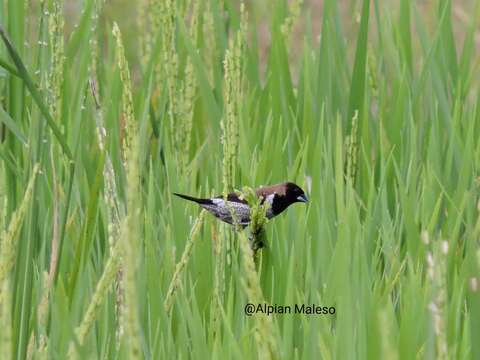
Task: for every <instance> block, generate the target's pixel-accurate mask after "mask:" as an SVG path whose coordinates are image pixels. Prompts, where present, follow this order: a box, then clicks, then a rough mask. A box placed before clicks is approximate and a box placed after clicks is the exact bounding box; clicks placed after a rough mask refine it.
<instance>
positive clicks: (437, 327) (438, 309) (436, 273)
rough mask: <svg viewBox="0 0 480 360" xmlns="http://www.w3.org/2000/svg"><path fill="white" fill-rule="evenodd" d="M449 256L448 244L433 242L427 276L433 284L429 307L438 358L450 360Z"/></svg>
mask: <svg viewBox="0 0 480 360" xmlns="http://www.w3.org/2000/svg"><path fill="white" fill-rule="evenodd" d="M447 255H448V242H447V241H435V242H432V245H431V249H430V251H428V253H427V258H426V260H427V276H428V279H429V281H430V284H431V294H430V299H431V302H430V304H429V305H428V309H429V310H430V313H431V316H432V320H433V331H434V336H435V346H436V358H437V359H448V358H449V355H448V343H447V333H446V325H447V324H446V318H447V317H446V316H447V314H446V308H447V307H448V303H447V291H446V289H447V283H446V281H447V275H446V269H447Z"/></svg>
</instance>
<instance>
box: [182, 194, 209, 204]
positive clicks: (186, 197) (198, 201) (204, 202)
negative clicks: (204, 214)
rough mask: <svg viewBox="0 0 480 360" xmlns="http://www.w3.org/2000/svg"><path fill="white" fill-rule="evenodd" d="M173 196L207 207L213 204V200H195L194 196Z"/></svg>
mask: <svg viewBox="0 0 480 360" xmlns="http://www.w3.org/2000/svg"><path fill="white" fill-rule="evenodd" d="M173 195H176V196H178V197H181V198H182V199H185V200H190V201H193V202H196V203H197V204H200V205H205V204H211V203H212V200H210V199H198V198H194V197H192V196H188V195H183V194H178V193H173Z"/></svg>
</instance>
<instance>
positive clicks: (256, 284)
mask: <svg viewBox="0 0 480 360" xmlns="http://www.w3.org/2000/svg"><path fill="white" fill-rule="evenodd" d="M239 240H240V250H241V254H242V273H241V274H242V278H241V283H242V287H243V289H244V291H245V294H246V295H247V301H248V302H249V303H251V304H265V298H264V296H263V292H262V288H261V286H260V280H259V277H258V273H257V271H256V270H255V262H254V254H253V250H252V248H251V246H250V241H249V240H248V239H247V237H246V236H245V234H244V233H243V232H241V233H239ZM254 322H255V332H254V339H255V342H256V344H257V349H258V358H259V359H277V358H278V357H279V348H278V343H277V338H276V336H277V335H276V330H275V325H274V323H273V320H272V317H271V316H268V315H267V314H264V313H258V314H255V315H254Z"/></svg>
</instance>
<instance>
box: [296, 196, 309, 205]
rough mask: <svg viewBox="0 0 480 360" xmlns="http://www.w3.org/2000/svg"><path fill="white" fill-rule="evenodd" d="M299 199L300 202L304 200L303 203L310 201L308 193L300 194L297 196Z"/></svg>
mask: <svg viewBox="0 0 480 360" xmlns="http://www.w3.org/2000/svg"><path fill="white" fill-rule="evenodd" d="M297 200H298V201H300V202H303V203H307V202H308V198H307V195H305V194H303V195H300V196H298V197H297Z"/></svg>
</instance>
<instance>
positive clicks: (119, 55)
mask: <svg viewBox="0 0 480 360" xmlns="http://www.w3.org/2000/svg"><path fill="white" fill-rule="evenodd" d="M112 33H113V36H114V37H115V40H116V47H115V59H116V61H117V65H118V68H119V70H120V78H121V80H122V90H123V91H122V118H123V122H124V124H125V125H124V129H125V131H124V136H123V141H122V147H123V156H124V159H126V158H127V154H128V153H129V152H130V150H131V147H132V141H133V138H134V137H135V136H136V133H137V132H136V130H137V129H136V126H137V125H136V124H135V116H134V113H133V96H132V86H131V81H130V70H129V68H128V63H127V59H126V58H125V49H124V47H123V42H122V35H121V33H120V29H119V27H118V25H117V23H116V22H114V23H113V30H112ZM126 164H127V162H125V165H126Z"/></svg>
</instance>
